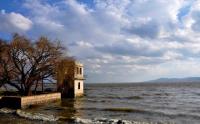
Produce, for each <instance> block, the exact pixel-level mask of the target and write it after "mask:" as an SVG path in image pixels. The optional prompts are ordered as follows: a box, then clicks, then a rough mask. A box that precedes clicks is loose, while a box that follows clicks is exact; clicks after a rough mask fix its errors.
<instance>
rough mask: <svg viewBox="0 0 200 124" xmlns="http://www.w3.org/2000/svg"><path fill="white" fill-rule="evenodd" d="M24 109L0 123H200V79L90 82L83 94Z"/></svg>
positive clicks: (0, 117)
mask: <svg viewBox="0 0 200 124" xmlns="http://www.w3.org/2000/svg"><path fill="white" fill-rule="evenodd" d="M20 112H21V113H20ZM20 112H19V113H18V114H5V113H3V112H0V113H1V114H0V123H13V122H14V123H61V124H62V123H122V122H126V123H134V124H199V123H200V83H179V84H178V83H177V84H169V83H168V84H153V83H151V84H149V83H146V84H145V83H143V84H123V83H121V84H114V83H113V84H87V85H86V86H85V96H84V97H82V98H78V99H64V100H62V101H61V102H54V103H48V104H45V105H39V106H33V107H31V108H29V109H26V110H22V111H20ZM11 113H12V112H11ZM49 118H51V119H52V118H53V119H52V120H49V121H40V120H45V119H46V120H48V119H49Z"/></svg>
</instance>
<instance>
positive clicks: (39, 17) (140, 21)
mask: <svg viewBox="0 0 200 124" xmlns="http://www.w3.org/2000/svg"><path fill="white" fill-rule="evenodd" d="M16 32H17V33H19V34H22V35H25V36H27V37H30V38H31V39H33V40H34V39H37V38H38V37H39V36H41V35H44V36H47V37H49V38H50V39H52V40H55V39H58V40H60V41H61V42H62V44H63V46H66V47H67V48H68V54H69V55H70V56H75V57H76V59H77V60H79V61H81V62H82V63H83V64H84V66H85V71H84V72H85V75H86V82H88V83H96V82H97V83H101V82H140V81H147V80H152V79H156V78H161V77H169V78H170V77H177V78H181V77H190V76H192V77H196V76H200V0H0V37H1V38H3V39H8V40H9V39H10V38H11V36H12V34H13V33H16Z"/></svg>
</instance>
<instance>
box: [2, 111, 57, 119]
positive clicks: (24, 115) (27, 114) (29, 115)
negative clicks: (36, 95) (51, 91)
mask: <svg viewBox="0 0 200 124" xmlns="http://www.w3.org/2000/svg"><path fill="white" fill-rule="evenodd" d="M0 113H1V114H15V115H17V116H19V117H22V118H26V119H30V120H40V121H57V120H59V117H55V116H53V115H46V114H41V113H30V112H25V111H22V110H21V109H17V110H14V109H9V108H1V109H0Z"/></svg>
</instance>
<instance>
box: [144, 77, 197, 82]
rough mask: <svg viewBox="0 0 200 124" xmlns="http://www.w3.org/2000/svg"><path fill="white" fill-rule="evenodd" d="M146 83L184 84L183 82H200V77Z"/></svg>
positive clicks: (165, 79)
mask: <svg viewBox="0 0 200 124" xmlns="http://www.w3.org/2000/svg"><path fill="white" fill-rule="evenodd" d="M146 82H152V83H168V82H169V83H179V82H180V83H185V82H200V77H184V78H159V79H155V80H150V81H146Z"/></svg>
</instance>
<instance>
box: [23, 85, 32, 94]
mask: <svg viewBox="0 0 200 124" xmlns="http://www.w3.org/2000/svg"><path fill="white" fill-rule="evenodd" d="M24 95H25V96H31V95H32V91H31V87H26V88H25V92H24Z"/></svg>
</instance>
